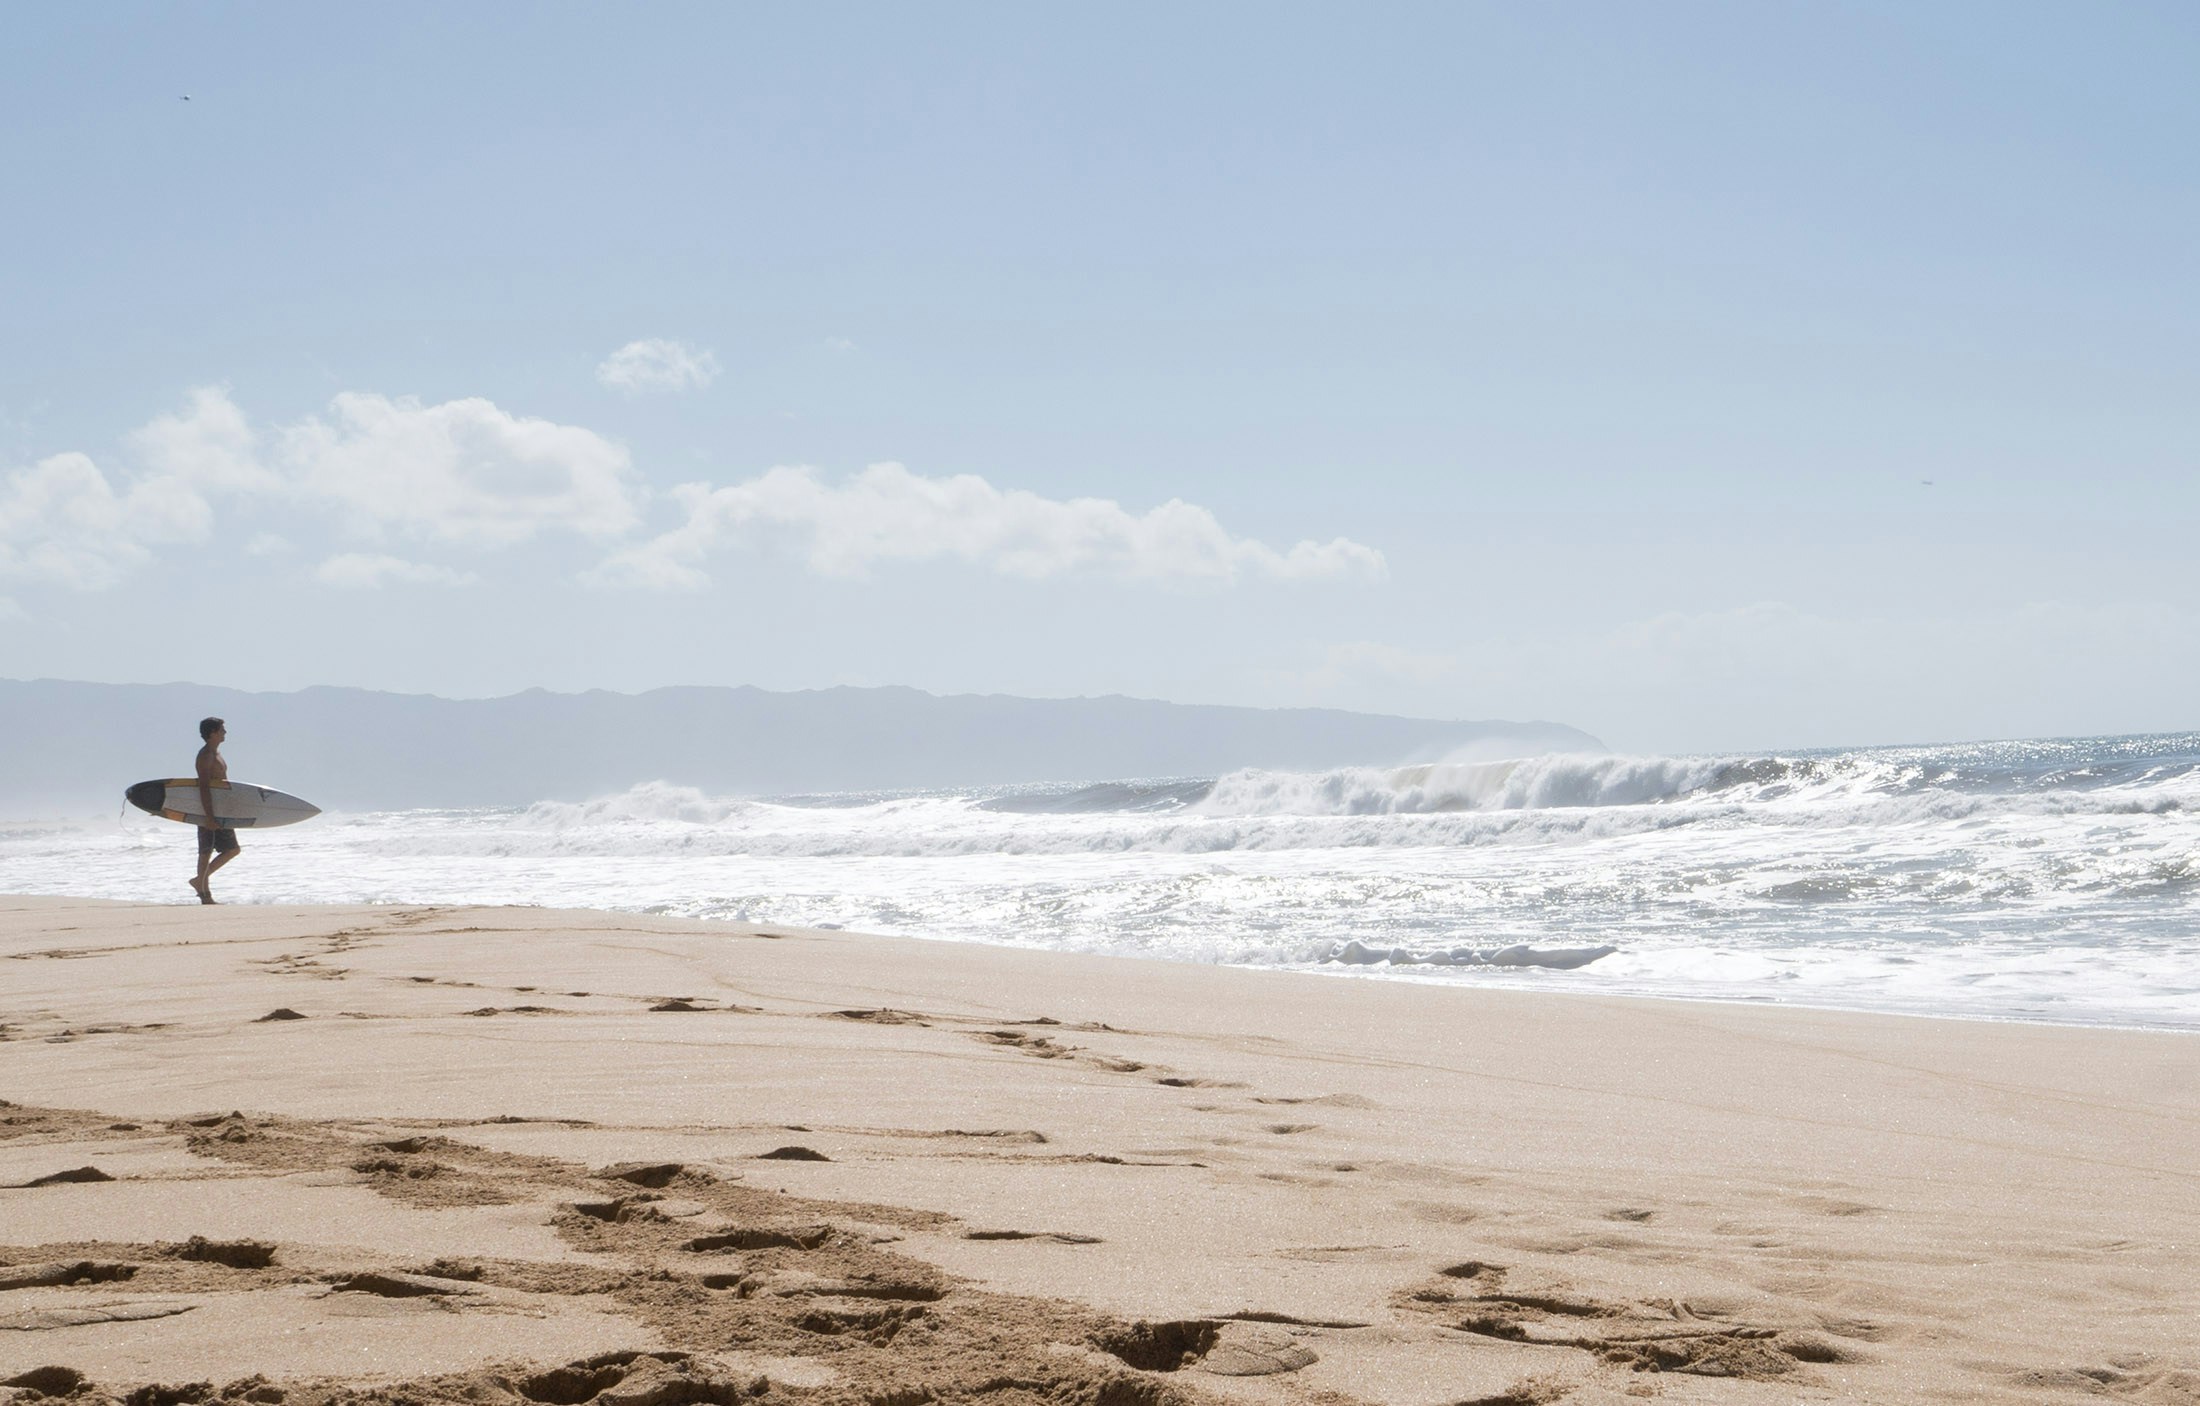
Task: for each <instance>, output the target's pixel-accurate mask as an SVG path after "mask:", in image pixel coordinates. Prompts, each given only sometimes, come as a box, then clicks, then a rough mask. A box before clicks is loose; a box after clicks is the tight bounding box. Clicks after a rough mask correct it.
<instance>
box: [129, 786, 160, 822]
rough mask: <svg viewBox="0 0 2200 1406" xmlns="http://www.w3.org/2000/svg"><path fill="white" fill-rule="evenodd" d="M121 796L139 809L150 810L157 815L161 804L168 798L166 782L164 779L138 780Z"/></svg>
mask: <svg viewBox="0 0 2200 1406" xmlns="http://www.w3.org/2000/svg"><path fill="white" fill-rule="evenodd" d="M122 796H123V799H124V800H127V801H128V802H129V803H130V804H131V805H134V806H136V807H137V808H138V809H139V810H143V811H151V812H152V813H153V814H155V815H158V814H159V813H160V808H161V806H162V805H163V804H164V803H165V802H166V801H167V799H168V783H167V782H165V781H140V782H139V783H138V784H137V785H135V786H132V787H131V788H130V789H129V790H127V791H124V792H123V793H122Z"/></svg>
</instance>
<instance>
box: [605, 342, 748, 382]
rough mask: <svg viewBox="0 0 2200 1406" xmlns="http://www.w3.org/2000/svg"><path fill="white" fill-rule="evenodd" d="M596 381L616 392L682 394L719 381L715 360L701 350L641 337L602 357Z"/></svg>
mask: <svg viewBox="0 0 2200 1406" xmlns="http://www.w3.org/2000/svg"><path fill="white" fill-rule="evenodd" d="M596 379H597V380H598V381H599V382H601V383H602V384H603V385H605V386H608V387H610V388H611V389H612V390H615V391H625V392H626V393H627V394H628V395H635V394H638V393H640V392H643V391H684V390H688V389H690V388H696V387H702V386H707V385H709V384H710V383H711V382H712V381H714V380H716V379H718V358H717V357H715V356H712V355H711V354H710V353H709V352H708V351H705V350H704V349H703V348H701V347H691V346H689V345H688V344H687V343H685V342H675V341H671V340H669V339H667V338H664V337H644V338H643V339H642V340H640V341H638V342H628V343H627V344H626V345H625V346H623V347H621V348H619V349H618V350H617V351H615V352H613V353H611V355H610V356H608V357H606V358H604V361H603V364H602V365H600V366H598V367H597V368H596Z"/></svg>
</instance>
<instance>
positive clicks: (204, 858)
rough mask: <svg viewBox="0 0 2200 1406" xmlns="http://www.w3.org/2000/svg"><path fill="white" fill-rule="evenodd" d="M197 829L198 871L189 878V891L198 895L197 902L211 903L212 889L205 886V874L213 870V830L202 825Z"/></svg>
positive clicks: (212, 898)
mask: <svg viewBox="0 0 2200 1406" xmlns="http://www.w3.org/2000/svg"><path fill="white" fill-rule="evenodd" d="M198 831H199V872H198V874H197V875H196V876H195V877H193V878H192V880H191V892H193V893H195V894H197V895H198V896H199V902H201V903H212V902H213V901H214V891H213V890H212V889H210V888H208V887H207V886H206V876H207V875H208V874H211V873H213V872H214V870H213V866H212V863H211V861H212V860H213V858H214V832H213V831H212V830H210V829H208V828H207V827H206V826H204V825H201V826H199V827H198Z"/></svg>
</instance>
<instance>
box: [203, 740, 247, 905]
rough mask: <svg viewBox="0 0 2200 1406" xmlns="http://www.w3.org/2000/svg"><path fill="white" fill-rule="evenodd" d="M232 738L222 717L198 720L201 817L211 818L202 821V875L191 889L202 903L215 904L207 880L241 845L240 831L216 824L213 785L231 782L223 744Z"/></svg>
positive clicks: (235, 853)
mask: <svg viewBox="0 0 2200 1406" xmlns="http://www.w3.org/2000/svg"><path fill="white" fill-rule="evenodd" d="M228 736H229V728H228V727H227V726H226V725H225V724H224V723H223V722H222V720H221V719H220V718H201V719H200V720H199V740H200V741H201V742H204V743H205V744H206V745H205V746H203V747H201V748H199V814H201V815H203V816H206V817H208V818H207V819H205V820H202V821H200V822H199V875H198V877H197V878H195V879H193V880H192V881H191V890H192V892H194V893H196V894H197V895H198V896H199V902H201V903H212V902H213V901H214V890H213V887H212V886H211V885H210V884H208V883H207V880H209V879H211V878H213V877H214V871H215V870H216V869H219V868H221V867H222V866H223V865H224V864H227V863H228V862H229V861H230V860H232V859H235V858H236V857H237V851H238V849H239V848H241V846H239V845H238V843H237V832H236V831H235V830H233V829H231V828H230V827H228V826H226V825H221V826H217V825H216V824H215V823H214V820H213V818H212V817H213V816H214V814H215V811H214V785H213V783H216V782H219V783H221V784H223V785H227V784H228V782H229V763H227V762H225V761H223V760H222V741H223V739H225V738H227V737H228Z"/></svg>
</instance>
